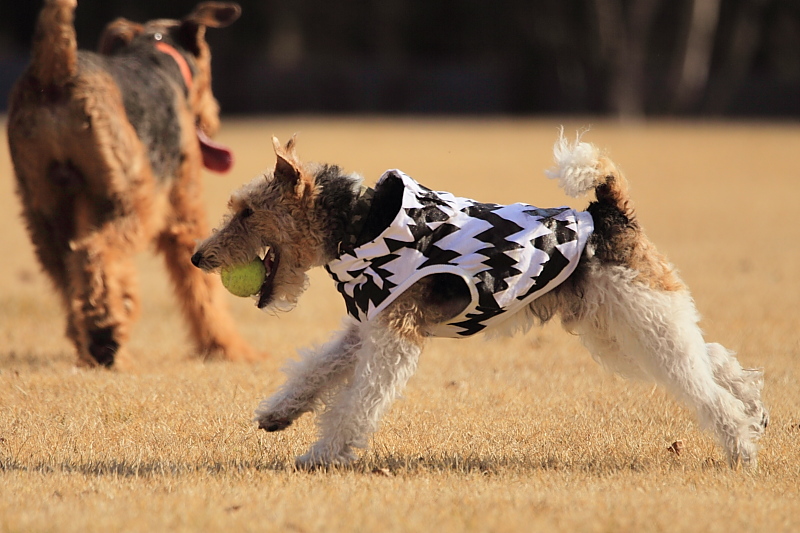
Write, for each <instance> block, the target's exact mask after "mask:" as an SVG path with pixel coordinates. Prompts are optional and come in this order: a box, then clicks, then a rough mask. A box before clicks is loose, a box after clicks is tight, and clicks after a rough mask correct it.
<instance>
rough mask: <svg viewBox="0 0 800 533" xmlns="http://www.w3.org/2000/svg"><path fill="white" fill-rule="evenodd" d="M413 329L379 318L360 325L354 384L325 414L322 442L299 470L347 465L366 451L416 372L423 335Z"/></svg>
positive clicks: (321, 421) (304, 458) (302, 459)
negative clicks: (355, 450)
mask: <svg viewBox="0 0 800 533" xmlns="http://www.w3.org/2000/svg"><path fill="white" fill-rule="evenodd" d="M412 329H413V331H409V330H408V328H405V327H404V326H403V325H401V326H399V327H398V326H397V325H395V324H392V321H391V320H387V319H384V320H380V317H379V320H377V321H376V322H375V323H365V324H362V325H361V333H362V345H361V347H360V348H359V350H358V352H357V354H356V360H357V362H356V366H355V372H354V374H353V377H352V380H351V382H350V383H349V385H348V386H345V387H343V388H342V389H341V390H340V391H339V393H338V394H337V395H336V397H335V398H334V399H333V401H332V403H331V405H330V406H329V408H328V410H326V411H325V412H323V413H322V414H321V415H320V419H319V428H320V439H319V440H318V441H317V442H316V443H314V445H313V446H312V447H311V449H310V450H309V451H308V453H306V454H305V455H303V456H301V457H298V459H297V465H298V467H300V468H312V467H315V466H318V465H345V464H348V463H350V462H352V461H353V460H355V459H356V456H355V454H354V453H353V448H364V447H366V444H367V439H368V438H369V436H370V435H371V434H372V433H373V432H374V431H375V430H376V429H377V426H378V422H379V420H380V418H381V416H382V415H383V414H384V413H385V412H386V410H387V409H388V408H389V406H390V405H391V403H392V401H394V399H395V398H397V396H399V395H400V393H401V392H402V390H403V388H404V387H405V385H406V383H407V382H408V380H409V378H410V377H411V376H412V375H413V374H414V371H415V370H416V367H417V361H418V360H419V354H420V352H421V350H422V337H421V336H420V335H418V334H417V332H416V329H414V328H412Z"/></svg>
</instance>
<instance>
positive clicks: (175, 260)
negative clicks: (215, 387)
mask: <svg viewBox="0 0 800 533" xmlns="http://www.w3.org/2000/svg"><path fill="white" fill-rule="evenodd" d="M170 203H171V205H172V210H173V212H172V217H174V218H172V219H171V220H170V221H169V222H168V223H167V227H166V229H165V230H164V231H163V232H162V233H161V235H160V236H159V238H158V241H157V242H158V250H159V251H160V252H161V253H163V254H164V258H165V260H166V264H167V269H168V270H169V274H170V278H171V279H172V283H173V285H174V287H175V291H176V293H177V296H178V300H179V301H180V302H181V307H182V310H183V313H184V315H185V316H186V319H187V321H188V323H189V327H190V330H191V334H192V337H193V338H194V340H195V343H196V345H197V350H198V352H199V354H200V355H201V356H202V357H204V358H214V357H223V358H225V359H229V360H232V361H254V360H257V359H260V358H262V356H260V355H259V354H258V353H257V352H255V351H254V350H253V349H252V348H251V347H250V345H249V344H247V342H246V341H245V340H244V339H242V337H241V336H240V335H239V333H238V332H237V331H236V328H235V327H234V322H233V319H232V318H231V316H230V314H229V313H228V306H227V305H226V303H225V297H224V293H223V292H222V286H221V285H220V283H219V280H218V279H216V277H215V276H209V275H208V274H206V273H205V272H203V271H202V270H200V269H198V268H195V266H194V265H192V261H191V257H192V253H194V248H195V245H196V244H197V241H198V240H200V239H201V238H203V237H204V236H206V235H208V233H209V229H208V227H207V225H206V222H205V220H206V215H205V212H204V209H203V206H202V203H201V201H200V199H199V191H197V190H196V189H194V188H192V187H181V186H176V187H175V188H174V189H173V191H172V194H171V195H170Z"/></svg>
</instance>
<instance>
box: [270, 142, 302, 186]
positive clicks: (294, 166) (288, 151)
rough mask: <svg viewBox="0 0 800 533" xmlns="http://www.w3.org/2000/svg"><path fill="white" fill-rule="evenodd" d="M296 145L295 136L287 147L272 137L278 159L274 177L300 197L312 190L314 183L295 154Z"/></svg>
mask: <svg viewBox="0 0 800 533" xmlns="http://www.w3.org/2000/svg"><path fill="white" fill-rule="evenodd" d="M294 145H295V136H294V135H292V138H291V139H289V141H288V142H287V143H286V146H281V143H280V141H279V140H278V138H277V137H272V146H273V148H274V149H275V156H276V157H277V160H276V161H275V172H274V173H273V175H274V176H275V179H276V180H279V181H280V182H281V183H284V184H285V185H287V186H288V187H290V188H292V189H294V190H295V191H296V192H297V194H298V195H300V196H302V195H304V193H306V192H307V191H309V190H310V189H311V187H312V183H311V181H310V180H309V179H308V177H307V176H306V175H305V173H304V172H303V169H302V165H300V162H299V161H298V159H297V154H295V151H294Z"/></svg>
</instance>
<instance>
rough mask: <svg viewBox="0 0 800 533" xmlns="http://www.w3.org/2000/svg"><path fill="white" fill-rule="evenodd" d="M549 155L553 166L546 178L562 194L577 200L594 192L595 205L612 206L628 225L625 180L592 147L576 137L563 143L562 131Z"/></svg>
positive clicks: (629, 208) (629, 209)
mask: <svg viewBox="0 0 800 533" xmlns="http://www.w3.org/2000/svg"><path fill="white" fill-rule="evenodd" d="M553 155H554V158H555V163H556V166H555V168H552V169H550V170H548V171H547V176H548V177H550V178H553V179H557V180H558V184H559V185H560V186H561V188H562V189H563V190H564V192H565V193H567V194H568V195H570V196H572V197H574V198H577V197H579V196H582V195H584V194H586V193H588V192H589V191H590V190H592V189H594V194H595V197H596V198H597V201H598V202H599V203H601V204H606V205H610V206H613V207H615V208H616V209H617V210H618V211H619V212H621V213H622V214H624V215H625V216H626V217H627V218H628V219H629V221H631V222H632V221H633V220H634V218H635V217H634V211H633V207H632V206H631V204H630V197H629V195H628V182H627V180H626V179H625V176H623V175H622V172H620V171H619V169H617V166H616V165H615V164H614V162H613V161H611V159H609V158H608V157H606V156H604V155H603V154H601V153H600V150H599V149H598V148H597V147H596V146H594V145H593V144H590V143H586V142H582V141H581V136H580V135H578V136H577V137H576V138H575V140H574V141H569V140H567V138H566V137H565V136H564V130H563V128H562V130H561V134H560V135H559V138H558V140H557V141H556V144H555V146H554V147H553Z"/></svg>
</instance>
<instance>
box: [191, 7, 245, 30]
mask: <svg viewBox="0 0 800 533" xmlns="http://www.w3.org/2000/svg"><path fill="white" fill-rule="evenodd" d="M241 14H242V8H241V7H239V4H234V3H233V2H203V3H202V4H200V5H198V6H197V7H196V8H195V9H194V11H192V13H191V14H190V15H189V16H187V17H186V18H185V19H184V21H192V22H194V23H195V24H199V25H201V26H205V27H206V28H224V27H226V26H230V25H231V24H233V23H234V22H235V21H236V19H238V18H239V15H241Z"/></svg>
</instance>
